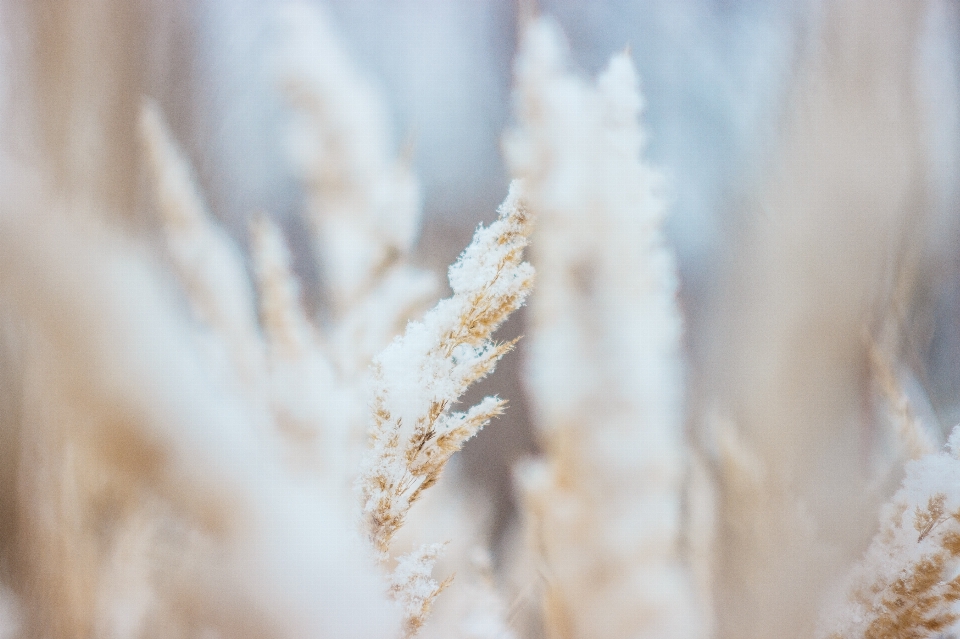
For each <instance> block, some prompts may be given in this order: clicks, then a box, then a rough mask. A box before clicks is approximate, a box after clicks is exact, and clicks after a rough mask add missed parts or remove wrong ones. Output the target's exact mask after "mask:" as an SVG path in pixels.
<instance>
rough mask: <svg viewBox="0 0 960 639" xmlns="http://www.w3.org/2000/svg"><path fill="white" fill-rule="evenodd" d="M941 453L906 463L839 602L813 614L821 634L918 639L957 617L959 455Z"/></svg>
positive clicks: (827, 637)
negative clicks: (817, 617) (822, 613)
mask: <svg viewBox="0 0 960 639" xmlns="http://www.w3.org/2000/svg"><path fill="white" fill-rule="evenodd" d="M958 433H960V431H957V430H955V431H954V434H953V436H952V437H951V448H952V450H951V451H950V452H949V453H937V454H928V455H926V456H924V457H922V458H920V459H918V460H915V461H912V462H910V463H908V464H907V468H906V471H907V473H906V477H905V478H904V480H903V484H902V485H901V487H900V490H899V491H898V492H897V494H896V495H894V497H893V500H892V501H891V502H890V503H889V504H887V506H886V507H885V508H884V511H883V513H882V521H881V525H880V531H879V532H878V533H877V535H876V536H875V537H874V539H873V543H872V544H871V545H870V548H869V549H868V550H867V553H866V556H865V557H864V558H863V560H862V561H861V562H860V564H859V565H857V566H856V568H855V569H854V570H853V571H852V573H851V574H850V576H849V578H848V580H847V583H848V586H847V596H846V599H845V601H843V602H842V603H841V604H840V605H838V606H835V607H834V609H833V610H830V611H828V613H827V614H826V615H825V616H824V617H823V618H822V619H821V623H820V630H819V632H818V636H820V637H823V638H824V639H854V638H863V639H882V638H884V637H898V638H900V639H922V638H926V637H938V636H942V635H943V633H948V632H949V631H950V630H953V631H956V630H957V628H956V626H955V624H956V622H957V621H958V620H960V607H958V605H957V604H958V602H960V575H958V572H960V460H958V459H957V452H958V451H957V448H956V445H957V443H958V441H960V436H958Z"/></svg>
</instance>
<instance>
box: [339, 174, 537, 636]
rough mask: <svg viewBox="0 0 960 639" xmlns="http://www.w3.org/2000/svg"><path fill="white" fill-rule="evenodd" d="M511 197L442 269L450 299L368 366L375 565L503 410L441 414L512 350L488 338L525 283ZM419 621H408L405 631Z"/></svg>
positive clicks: (368, 496) (521, 225) (520, 224)
mask: <svg viewBox="0 0 960 639" xmlns="http://www.w3.org/2000/svg"><path fill="white" fill-rule="evenodd" d="M519 191H520V187H519V185H517V184H516V183H515V184H513V185H512V186H511V189H510V193H509V195H508V196H507V199H506V200H505V201H504V203H503V204H502V205H501V207H500V215H499V218H498V219H497V220H496V221H495V222H494V223H493V224H491V225H490V226H489V227H487V228H482V227H481V228H479V229H478V230H477V232H476V234H475V235H474V238H473V241H472V242H471V243H470V245H469V246H468V247H467V248H466V250H465V251H464V252H463V254H461V256H460V258H459V260H458V261H457V262H456V263H455V264H454V265H453V266H451V267H450V271H449V280H450V286H451V288H452V289H453V296H452V297H449V298H447V299H444V300H441V301H440V302H439V303H438V304H437V305H436V306H435V307H434V308H433V309H432V310H430V311H429V312H428V313H427V314H426V315H425V316H424V318H423V320H422V321H420V322H412V323H410V324H409V325H408V326H407V330H406V332H405V333H404V335H403V336H402V337H400V338H398V339H396V340H395V341H394V342H393V343H392V344H391V345H390V346H389V347H387V349H386V350H384V351H383V352H382V353H381V354H380V355H379V356H378V357H377V358H376V360H375V361H374V381H373V386H374V396H373V404H372V409H373V410H372V413H373V426H372V428H371V430H370V450H369V452H368V454H367V456H366V458H365V461H364V464H363V470H362V471H361V476H360V479H359V482H358V485H359V488H360V492H361V499H362V504H363V513H364V528H365V532H366V535H367V536H368V538H369V539H370V542H371V543H372V545H373V547H374V548H375V550H376V551H377V553H378V555H379V556H380V558H381V560H382V561H386V560H387V559H388V558H389V555H390V549H391V542H392V540H393V537H394V535H395V533H396V532H397V530H398V529H399V528H400V527H401V526H402V525H403V523H404V520H405V518H406V516H407V513H408V511H409V510H410V507H411V505H412V504H413V503H414V502H416V501H417V499H418V498H419V497H420V496H421V495H422V493H423V491H424V490H426V489H427V488H429V487H430V486H432V485H433V484H435V483H436V481H437V480H438V479H439V477H440V473H441V471H442V470H443V467H444V465H445V464H446V462H447V460H449V459H450V456H451V455H453V453H454V452H456V451H457V450H459V449H460V447H461V446H462V445H463V443H464V442H465V441H466V440H468V439H469V438H471V437H472V436H473V435H475V434H476V433H477V431H479V430H480V429H481V428H482V427H483V426H484V425H485V424H486V423H487V422H488V421H489V420H490V419H491V418H492V417H494V416H496V415H499V414H500V413H501V412H502V410H503V406H504V402H503V401H502V400H500V399H499V398H497V397H487V398H486V399H484V400H482V401H481V402H480V403H479V404H477V405H476V406H473V407H471V408H469V409H468V410H466V411H464V412H451V411H450V409H451V408H452V407H453V405H454V404H456V402H457V401H458V400H459V398H460V397H461V395H462V394H463V392H464V391H465V390H466V389H467V387H468V386H469V385H470V384H472V383H473V382H475V381H477V380H478V379H480V378H482V377H483V376H485V375H486V374H488V373H490V372H491V371H492V370H493V369H494V367H495V365H496V362H497V361H498V360H499V359H500V357H502V356H503V355H504V354H505V353H506V352H507V351H509V350H510V349H511V348H512V347H513V342H507V343H497V342H495V341H493V339H492V338H491V336H492V334H493V332H494V331H495V330H496V329H497V328H498V327H499V326H500V325H501V324H502V323H503V321H504V320H506V318H507V316H508V315H509V314H510V313H512V312H513V311H515V310H516V309H517V308H519V307H520V306H521V304H523V301H524V299H525V298H526V296H527V293H528V292H529V290H530V287H531V285H532V282H533V268H532V267H531V266H530V265H529V264H527V263H526V262H522V261H521V259H522V253H523V249H524V247H525V246H526V245H527V238H528V235H529V233H530V230H531V220H530V216H529V215H528V213H527V210H526V207H525V205H524V204H523V202H522V201H521V199H520V193H519ZM404 565H405V564H404ZM418 583H420V585H419V586H418V588H421V587H422V583H421V582H418ZM421 589H422V588H421ZM435 595H436V593H435V592H434V594H432V595H430V596H429V599H432V598H433V597H434V596H435ZM420 623H422V619H419V618H418V617H408V618H407V624H408V628H409V629H410V630H411V631H412V630H415V629H416V627H418V626H419V624H420Z"/></svg>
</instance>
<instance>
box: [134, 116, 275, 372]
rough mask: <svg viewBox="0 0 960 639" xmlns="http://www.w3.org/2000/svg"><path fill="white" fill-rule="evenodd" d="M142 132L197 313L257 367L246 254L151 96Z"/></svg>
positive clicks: (240, 361) (174, 252)
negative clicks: (207, 200)
mask: <svg viewBox="0 0 960 639" xmlns="http://www.w3.org/2000/svg"><path fill="white" fill-rule="evenodd" d="M140 133H141V138H142V140H143V145H144V150H145V156H146V160H147V166H148V168H149V170H150V172H151V173H152V178H153V179H152V183H153V185H154V191H155V197H156V201H157V205H158V206H157V209H158V212H159V214H160V217H161V220H162V222H163V228H164V231H165V236H166V239H167V248H168V250H169V251H170V255H171V257H172V258H173V263H174V267H175V268H176V271H177V275H178V276H179V278H180V280H181V281H182V282H183V284H184V286H185V288H186V290H187V294H188V296H189V299H190V302H191V304H192V306H193V309H194V312H195V313H196V314H197V316H198V318H199V319H200V320H201V321H202V322H203V323H205V324H206V325H208V326H209V327H210V328H211V329H213V330H214V331H215V332H216V333H217V334H219V335H220V336H221V337H222V338H223V339H224V341H225V343H226V344H225V345H226V346H227V347H228V348H229V349H230V350H231V354H232V355H233V356H234V358H235V363H236V364H237V365H240V366H241V367H242V368H245V369H249V368H250V367H253V366H257V363H256V362H254V361H251V358H252V357H256V356H257V354H258V353H257V346H258V344H257V342H258V336H257V325H256V313H255V310H254V309H255V306H254V302H253V292H252V290H251V288H250V282H249V279H248V278H247V273H246V270H245V269H244V266H243V256H242V255H241V253H240V251H239V249H238V248H237V246H236V245H235V244H234V243H233V241H232V240H231V239H230V238H229V237H228V236H227V234H226V233H225V232H224V231H223V230H222V229H220V228H219V227H218V226H217V225H216V224H215V223H214V222H213V221H212V219H211V216H210V214H209V213H208V212H207V208H206V205H205V204H204V202H203V198H202V196H201V195H200V192H199V189H198V188H197V185H196V182H195V180H194V178H193V175H192V171H191V170H190V165H189V163H188V162H187V161H186V158H184V156H183V154H182V153H181V152H180V150H179V149H178V148H177V146H176V145H175V144H174V142H173V139H172V137H171V136H170V132H169V131H168V130H167V126H166V124H165V123H164V122H163V118H162V117H161V115H160V111H159V109H158V108H157V105H156V104H155V103H154V102H153V101H151V100H146V101H144V103H143V105H142V108H141V112H140Z"/></svg>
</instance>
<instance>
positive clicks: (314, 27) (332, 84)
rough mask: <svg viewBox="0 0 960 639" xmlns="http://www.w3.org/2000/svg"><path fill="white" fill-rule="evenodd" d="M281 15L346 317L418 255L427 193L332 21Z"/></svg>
mask: <svg viewBox="0 0 960 639" xmlns="http://www.w3.org/2000/svg"><path fill="white" fill-rule="evenodd" d="M280 18H281V23H282V29H283V32H284V34H285V48H284V51H283V55H282V56H281V62H280V67H281V68H280V74H281V83H282V85H283V87H284V89H285V91H286V94H287V95H288V97H289V99H290V101H291V102H292V103H293V105H294V107H295V108H296V111H297V113H298V115H299V116H300V117H299V118H298V126H297V127H296V128H295V130H294V131H293V135H292V136H291V141H292V143H293V145H294V148H293V151H294V159H295V161H296V164H297V168H298V169H299V171H300V173H301V175H302V178H303V180H304V183H305V184H306V185H307V190H308V196H309V197H308V202H307V207H308V211H309V218H310V220H311V221H312V222H313V226H314V229H315V231H316V240H317V244H318V246H319V247H320V262H321V267H322V269H323V274H324V276H325V278H326V284H327V287H328V289H329V291H330V294H331V298H332V300H331V301H332V303H333V307H334V308H333V311H334V312H333V314H334V316H335V317H338V318H341V317H343V316H345V315H346V314H347V313H348V312H349V311H350V309H351V308H353V307H355V306H357V305H358V303H359V301H360V299H361V297H363V296H364V295H366V294H368V293H369V292H370V291H371V289H373V288H374V287H375V286H376V285H377V283H378V282H379V281H381V280H382V279H383V275H384V273H385V272H386V271H387V270H388V269H389V268H390V267H391V265H392V264H394V263H395V262H396V260H397V258H398V257H400V256H402V255H404V254H406V253H407V251H409V249H410V246H411V245H412V243H413V241H414V240H415V239H416V237H417V230H418V227H419V224H420V189H419V185H418V183H417V180H416V178H415V177H414V175H413V173H412V171H411V169H410V166H409V163H408V162H405V161H403V160H397V159H394V158H393V157H392V156H391V154H390V152H389V146H390V145H389V140H390V137H391V136H390V135H389V130H390V129H389V126H388V118H387V115H386V113H385V110H384V108H383V106H382V104H383V101H382V100H380V99H379V96H378V95H377V93H376V91H375V90H374V89H373V88H372V87H371V86H370V85H369V83H367V81H366V80H365V78H364V77H363V75H362V74H361V73H360V72H359V71H358V70H357V69H355V68H354V65H353V64H352V62H351V61H350V60H349V59H348V58H347V56H346V54H345V53H344V51H343V47H342V45H341V43H340V42H339V38H338V37H337V36H336V34H335V33H334V32H333V30H332V29H331V28H330V27H329V26H328V24H327V22H328V21H327V20H326V18H325V16H324V15H323V14H322V13H321V12H320V11H319V9H318V8H317V7H316V6H310V5H306V4H303V3H290V4H288V5H285V6H284V7H283V10H282V12H281V14H280ZM304 141H309V142H307V143H304ZM433 292H434V290H433V289H429V290H428V291H427V292H426V294H427V295H432V294H433ZM382 347H383V345H382V344H381V345H379V346H377V347H376V348H375V349H374V350H373V351H372V352H371V353H370V354H369V355H370V356H371V357H372V356H373V355H375V354H376V353H377V352H378V351H379V350H380V348H382ZM367 362H369V359H367V360H365V361H363V363H362V366H363V367H365V366H366V364H367Z"/></svg>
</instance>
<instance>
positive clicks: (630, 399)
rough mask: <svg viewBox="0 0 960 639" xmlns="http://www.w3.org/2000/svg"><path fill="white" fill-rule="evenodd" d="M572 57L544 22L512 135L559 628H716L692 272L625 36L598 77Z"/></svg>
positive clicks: (527, 40)
mask: <svg viewBox="0 0 960 639" xmlns="http://www.w3.org/2000/svg"><path fill="white" fill-rule="evenodd" d="M567 65H568V63H567V61H566V57H565V51H564V47H563V42H562V34H560V33H559V30H558V28H557V27H556V26H555V25H554V24H553V23H551V22H549V21H546V20H539V21H536V22H534V23H533V24H532V25H531V26H530V27H529V28H528V30H527V32H526V35H525V37H524V39H523V44H522V46H521V50H520V55H519V58H518V60H517V62H516V86H517V88H516V98H515V99H516V100H517V108H518V120H519V126H518V127H517V128H516V129H515V130H513V131H511V132H509V133H508V135H507V136H506V138H505V141H504V146H505V151H506V156H507V159H508V161H509V164H510V166H511V168H512V171H513V173H514V175H516V176H518V177H522V178H524V179H525V181H526V185H527V188H528V193H529V201H530V206H531V209H532V210H533V211H534V212H535V213H536V215H537V217H538V220H539V221H538V230H537V233H536V239H535V243H534V245H533V249H532V261H533V262H534V264H535V265H536V267H537V270H538V272H539V273H540V274H541V277H540V280H539V282H538V289H537V292H536V294H535V295H534V296H533V298H532V302H531V313H530V315H531V321H532V331H533V335H532V339H531V343H530V354H529V360H528V373H529V382H530V390H531V391H532V397H533V402H534V407H535V416H536V418H537V423H538V426H539V427H540V432H541V435H542V440H543V446H544V448H545V449H546V459H544V460H543V461H541V462H535V463H533V464H531V465H530V466H529V467H527V468H525V469H523V470H522V471H521V472H520V473H519V478H520V483H521V488H522V490H523V491H524V493H525V500H524V501H525V503H526V507H527V509H528V516H529V518H530V519H531V520H532V525H533V526H534V528H535V537H536V540H535V544H536V549H534V550H533V551H534V552H539V554H540V560H541V562H542V568H541V569H542V571H543V573H544V575H545V579H546V597H545V604H544V616H545V620H544V621H545V624H546V627H547V632H548V635H549V636H550V637H553V638H556V639H559V638H573V637H579V638H586V637H597V638H599V637H606V638H609V637H684V638H689V637H696V636H701V635H702V634H703V632H704V622H705V619H703V615H702V614H701V610H700V608H699V604H698V603H697V600H696V597H695V594H694V584H693V578H692V576H691V574H690V571H689V569H688V568H687V566H686V565H685V562H684V560H683V559H682V558H681V555H680V545H681V543H680V542H681V537H680V514H681V493H682V481H683V476H684V468H683V454H684V445H683V442H682V424H681V411H680V409H681V406H680V404H681V388H682V380H681V372H680V353H679V349H680V332H681V324H680V315H679V312H678V309H677V306H676V300H675V297H676V290H677V276H676V272H675V266H674V260H673V256H672V254H671V252H670V251H669V250H668V249H667V247H666V246H665V244H664V239H663V236H662V230H661V225H662V222H663V219H664V201H663V199H662V196H660V195H659V194H658V192H657V187H658V183H659V180H660V178H659V175H658V174H657V172H656V171H654V170H653V169H652V168H651V167H650V166H648V165H647V164H645V163H643V162H642V161H641V157H640V156H641V152H642V150H643V145H644V134H643V131H642V130H641V128H640V125H639V121H638V118H639V113H640V110H641V98H640V94H639V91H638V87H637V83H638V80H637V75H636V72H635V70H634V68H633V65H632V63H631V61H630V58H629V55H628V54H626V53H623V54H620V55H616V56H614V57H613V58H612V59H611V61H610V63H609V65H608V67H607V69H606V70H605V71H604V72H603V73H602V74H601V75H600V76H599V78H598V79H597V81H596V83H595V84H593V83H587V82H585V81H583V80H582V79H580V78H579V77H577V76H576V75H575V74H573V73H572V72H570V71H569V70H568V69H567Z"/></svg>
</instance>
